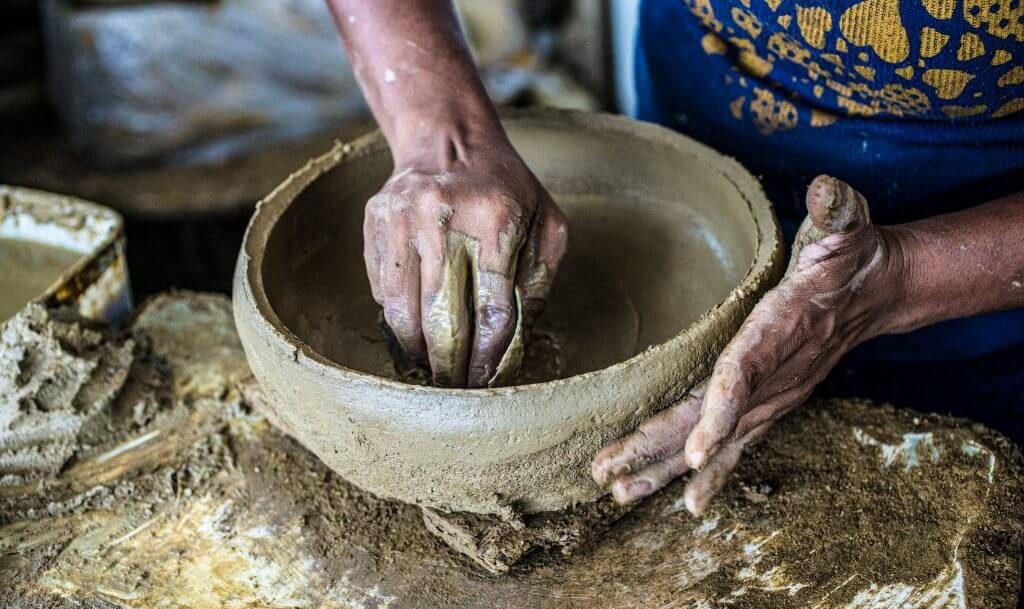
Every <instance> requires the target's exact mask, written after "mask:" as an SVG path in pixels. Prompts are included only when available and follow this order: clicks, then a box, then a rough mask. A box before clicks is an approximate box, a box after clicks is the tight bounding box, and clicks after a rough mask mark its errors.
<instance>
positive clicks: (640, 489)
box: [626, 480, 652, 499]
mask: <svg viewBox="0 0 1024 609" xmlns="http://www.w3.org/2000/svg"><path fill="white" fill-rule="evenodd" d="M651 488H652V487H651V483H650V482H648V481H647V480H634V481H632V482H630V483H629V486H628V487H626V492H627V493H629V496H630V497H632V498H633V499H640V498H642V497H646V496H647V495H650V494H651Z"/></svg>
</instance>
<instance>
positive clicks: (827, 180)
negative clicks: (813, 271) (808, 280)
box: [786, 175, 871, 275]
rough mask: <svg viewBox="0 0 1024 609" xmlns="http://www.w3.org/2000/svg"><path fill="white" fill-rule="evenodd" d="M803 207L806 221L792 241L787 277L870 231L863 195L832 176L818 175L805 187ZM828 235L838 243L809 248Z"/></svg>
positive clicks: (869, 217) (868, 214) (866, 205)
mask: <svg viewBox="0 0 1024 609" xmlns="http://www.w3.org/2000/svg"><path fill="white" fill-rule="evenodd" d="M806 205H807V218H805V219H804V221H803V224H801V225H800V230H798V231H797V234H796V239H795V240H794V241H793V253H792V255H791V256H790V260H789V268H788V269H787V271H786V274H787V275H789V274H790V273H791V272H792V271H794V270H795V269H796V268H797V267H804V266H807V265H808V264H813V263H814V262H816V261H818V259H819V258H820V257H821V256H823V255H828V254H830V253H831V252H832V251H834V250H835V249H837V248H838V247H839V246H841V245H842V243H841V242H842V241H845V240H847V239H856V237H857V235H858V234H860V233H863V232H865V229H868V228H870V227H871V216H870V213H869V211H868V202H867V199H865V198H864V195H862V194H860V193H859V192H857V191H856V190H855V189H854V188H853V187H852V186H850V185H849V184H847V183H846V182H843V181H842V180H839V179H837V178H833V177H832V176H827V175H820V176H818V177H816V178H814V180H813V181H812V182H811V184H810V186H808V187H807V197H806ZM830 235H836V238H834V239H832V240H833V241H837V242H836V243H833V244H832V247H827V248H808V246H810V245H811V244H814V243H818V242H821V241H823V240H825V239H826V237H829V236H830Z"/></svg>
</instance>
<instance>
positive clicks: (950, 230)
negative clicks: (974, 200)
mask: <svg viewBox="0 0 1024 609" xmlns="http://www.w3.org/2000/svg"><path fill="white" fill-rule="evenodd" d="M884 234H885V235H886V241H888V242H889V246H890V250H891V255H892V256H893V258H894V259H895V260H896V263H895V264H896V265H897V266H898V267H899V268H900V272H898V273H897V276H898V278H899V279H898V281H899V282H900V285H899V287H898V288H897V290H896V293H897V296H896V298H895V299H894V302H893V306H892V309H891V311H890V314H889V317H890V320H889V322H888V327H887V331H888V332H892V333H899V332H909V331H910V330H913V329H916V328H920V327H922V326H926V325H929V324H933V323H937V322H940V321H944V320H947V319H953V318H956V317H966V316H969V315H976V314H979V313H986V312H991V311H1000V310H1006V309H1013V308H1018V307H1024V193H1018V194H1015V195H1011V196H1008V197H1004V198H1002V199H998V200H995V201H992V202H990V203H987V204H985V205H981V206H978V207H975V208H972V209H968V210H965V211H962V212H957V213H952V214H946V215H942V216H935V217H933V218H928V219H925V220H920V221H917V222H911V223H908V224H902V225H897V226H892V227H887V228H886V229H884Z"/></svg>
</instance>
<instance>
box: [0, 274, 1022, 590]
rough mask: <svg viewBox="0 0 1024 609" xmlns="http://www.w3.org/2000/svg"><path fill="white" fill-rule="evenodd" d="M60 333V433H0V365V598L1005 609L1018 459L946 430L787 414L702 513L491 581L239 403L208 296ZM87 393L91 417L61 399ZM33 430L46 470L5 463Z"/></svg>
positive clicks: (231, 347) (669, 519) (232, 355)
mask: <svg viewBox="0 0 1024 609" xmlns="http://www.w3.org/2000/svg"><path fill="white" fill-rule="evenodd" d="M63 331H64V332H66V331H67V328H65V329H64V330H63ZM45 333H46V332H45V331H43V332H42V333H41V335H42V334H45ZM76 336H77V335H76ZM8 339H9V337H8ZM61 340H62V341H63V342H61V341H57V344H64V345H65V346H64V347H62V348H66V349H67V350H68V353H65V354H64V355H65V356H66V358H65V359H64V360H61V361H65V362H73V361H76V359H77V360H80V361H85V362H92V364H93V365H92V366H91V368H90V366H89V365H84V366H78V365H77V364H65V365H67V366H70V368H69V369H75V370H86V371H88V370H92V371H93V372H92V373H90V374H93V375H94V376H96V378H92V379H89V378H86V380H85V381H83V384H82V385H81V387H80V388H79V390H78V392H77V393H75V392H71V393H70V394H69V395H70V397H68V398H67V400H66V401H67V402H68V405H67V408H68V409H69V412H78V413H83V412H85V413H87V414H88V416H86V415H82V414H79V415H76V416H79V418H78V419H74V420H76V421H79V422H80V423H81V424H80V425H79V426H78V427H77V429H78V431H77V432H75V433H77V435H76V436H75V437H73V438H71V437H68V435H69V434H70V433H71V432H69V431H68V430H67V429H64V430H63V431H60V430H58V431H53V432H52V434H51V435H53V436H60V434H64V436H62V437H49V438H44V437H40V434H43V435H45V433H44V432H43V431H40V430H39V429H35V431H34V432H33V433H34V434H35V435H32V434H27V433H24V429H21V428H19V425H20V423H19V421H25V420H29V419H28V415H27V414H26V413H30V412H32V411H33V409H34V408H35V409H37V410H38V408H37V407H38V405H39V404H41V403H47V404H50V406H48V408H50V409H51V410H52V409H55V408H59V405H54V404H56V402H54V398H53V394H54V392H53V391H50V393H49V394H45V395H44V394H39V395H36V397H35V398H34V397H33V395H34V394H33V391H36V393H37V394H38V392H39V391H43V392H45V391H46V383H45V382H41V383H36V385H34V386H32V387H30V386H29V385H31V384H32V382H33V381H32V380H31V377H32V374H33V373H32V372H31V370H29V369H30V368H32V366H35V365H37V364H38V361H39V358H36V359H35V360H32V356H31V349H28V350H25V351H26V352H27V353H29V355H27V356H25V355H23V356H19V357H22V359H23V361H21V362H20V363H19V364H18V365H19V366H22V368H23V369H24V370H29V371H28V372H23V373H22V374H20V375H19V376H18V378H17V379H16V380H15V381H13V382H10V381H9V382H8V386H7V387H4V386H3V377H2V376H0V409H2V410H0V414H3V415H4V416H0V606H3V607H15V608H23V607H87V608H91V607H97V608H99V607H102V608H110V607H182V608H184V607H188V608H192V609H202V608H207V607H210V608H213V607H228V608H235V607H239V608H240V607H268V608H278V607H280V608H285V607H289V608H291V607H331V608H333V607H338V608H356V609H375V608H392V609H399V608H404V607H486V608H503V607H509V608H512V607H516V608H518V607H540V608H562V607H585V608H587V609H593V608H597V607H609V608H611V607H647V608H650V609H654V608H662V607H664V608H670V607H679V608H683V607H687V608H696V609H708V608H712V607H732V608H752V609H753V608H757V609H774V608H786V607H794V608H795V607H800V608H819V609H830V608H847V607H851V608H872V609H874V608H888V607H892V608H900V609H905V608H916V607H921V608H925V607H927V608H945V607H950V608H961V607H968V606H970V607H985V608H1001V607H1014V606H1016V598H1017V590H1018V587H1019V583H1020V572H1019V568H1020V567H1019V559H1020V555H1021V526H1022V524H1021V522H1022V507H1021V498H1022V489H1024V485H1022V475H1021V466H1020V456H1019V453H1017V452H1016V451H1015V450H1014V448H1013V447H1012V445H1011V444H1010V443H1009V442H1008V441H1007V440H1005V439H1004V438H1002V437H1001V436H999V435H998V434H996V433H994V432H991V431H988V430H986V429H984V428H982V427H980V426H975V425H972V424H970V423H968V422H964V421H962V420H955V419H950V418H944V417H937V416H926V415H917V414H914V413H910V412H904V411H898V410H894V409H891V408H882V407H875V406H871V405H870V404H866V403H862V402H852V401H830V402H824V403H815V404H810V405H808V406H806V407H804V408H802V409H800V410H799V411H798V412H796V413H794V414H792V415H790V416H789V417H788V418H787V419H786V420H785V421H783V422H782V423H780V424H779V425H777V426H776V429H775V430H774V431H773V432H772V434H771V435H770V437H769V439H768V440H767V441H766V442H765V443H763V444H762V445H760V446H759V447H757V448H756V449H755V450H753V451H752V452H751V454H749V455H748V456H747V457H746V458H745V460H744V461H743V463H742V465H741V466H740V468H739V470H738V471H737V473H736V475H734V477H733V478H732V480H731V481H730V483H729V485H728V487H727V489H726V490H725V491H724V492H723V494H722V495H721V496H720V497H719V498H718V499H717V500H716V501H715V502H714V503H713V504H712V506H711V507H710V509H709V511H708V513H707V514H705V515H704V516H703V517H701V518H693V517H691V516H690V515H689V514H688V513H687V512H686V511H685V509H684V508H683V507H682V499H681V495H682V489H681V487H680V486H679V485H678V484H677V485H675V486H671V487H669V488H668V489H666V490H665V491H664V492H662V493H659V494H658V495H657V496H655V497H653V498H651V500H649V501H647V502H645V503H643V504H642V505H641V506H640V507H639V508H637V509H636V510H634V511H633V512H631V513H630V514H628V515H627V516H626V517H625V518H624V519H623V520H622V521H621V522H620V524H619V525H617V526H616V527H614V528H613V530H612V531H611V532H610V533H609V534H608V535H607V536H606V537H604V538H603V539H602V540H601V541H600V542H599V543H597V544H596V546H595V547H593V548H591V549H589V550H587V551H584V552H581V553H580V554H578V555H575V556H572V557H561V556H545V555H538V556H536V557H534V558H533V559H532V560H528V561H527V562H526V564H525V565H522V566H520V567H517V568H515V569H514V570H513V571H512V573H510V574H508V575H504V576H496V575H490V574H488V573H486V572H484V571H482V570H480V569H479V568H478V567H476V566H474V565H473V564H472V563H471V562H470V561H469V560H468V559H466V558H465V557H463V556H461V555H459V554H457V553H455V552H453V551H452V550H450V549H449V548H448V547H447V546H446V545H444V544H443V543H442V542H441V541H439V540H437V539H436V538H434V537H433V536H432V535H431V534H430V533H428V532H427V530H426V529H425V528H424V526H423V522H422V516H421V513H420V511H419V509H418V508H415V507H412V506H407V505H403V504H399V503H393V502H388V501H384V500H381V499H378V498H375V497H373V496H370V495H367V494H365V493H363V492H361V491H360V490H358V489H357V488H355V487H353V486H352V485H349V484H347V483H346V482H345V481H344V480H341V479H339V478H338V477H337V476H335V475H334V474H333V473H332V472H331V471H330V470H328V469H327V468H326V467H325V466H323V465H322V464H321V463H320V462H319V460H317V459H316V458H315V457H314V456H313V455H312V454H310V453H309V452H307V451H306V450H305V449H303V448H302V447H301V446H299V445H298V444H296V443H295V442H294V441H292V440H291V439H289V438H287V437H285V436H283V435H282V434H280V433H279V432H278V431H276V429H275V428H274V427H272V426H271V425H269V424H268V423H267V421H266V420H265V419H264V418H263V417H261V416H260V415H259V414H258V413H257V412H256V411H254V410H253V409H252V408H250V407H249V405H248V404H247V403H246V399H245V398H244V397H243V392H242V391H241V388H244V387H245V386H246V383H247V378H248V376H249V374H248V369H247V367H246V365H245V361H244V356H243V354H242V352H241V348H240V346H239V344H238V342H237V338H236V336H235V334H234V331H233V325H232V322H231V314H230V305H229V303H228V302H227V300H226V299H223V298H220V297H215V296H206V295H197V294H187V293H179V294H175V295H167V296H161V297H158V298H156V299H155V300H152V301H150V302H149V303H148V304H147V305H145V306H144V307H143V309H142V311H141V312H140V315H139V317H138V319H137V320H136V321H135V323H134V325H133V329H132V334H131V337H130V340H131V342H130V343H126V342H125V337H124V336H123V335H122V336H120V337H115V336H113V335H112V334H110V333H108V334H104V335H103V337H102V338H101V339H96V340H93V341H92V342H88V341H86V342H87V343H88V344H85V343H83V344H85V346H82V345H81V344H79V343H77V342H74V341H72V342H71V343H69V342H68V341H67V340H65V339H61ZM104 341H107V342H110V341H113V343H114V344H116V346H117V348H116V349H112V350H110V353H116V354H119V355H118V358H112V357H108V356H106V355H104V353H107V352H106V351H104V350H103V349H104V347H103V345H104V344H105V343H104ZM72 343H73V344H72ZM68 345H70V346H68ZM76 345H77V346H76ZM126 345H128V346H126ZM129 352H132V353H134V357H133V358H128V357H127V355H126V354H127V353H129ZM108 355H109V354H108ZM15 359H17V358H15ZM115 359H116V361H115ZM129 359H130V360H131V361H130V362H129V361H128V360H129ZM33 362H35V363H33ZM103 370H105V371H106V372H103V373H102V374H101V371H103ZM86 376H88V375H86ZM99 377H102V378H99ZM83 378H85V377H83ZM12 385H13V386H12ZM100 386H102V387H108V388H110V390H109V391H106V392H105V393H103V394H102V395H103V396H104V397H103V401H102V403H103V405H104V406H103V408H100V409H97V408H92V409H89V408H84V409H83V405H82V403H81V401H80V397H81V395H85V394H88V395H94V394H98V393H97V391H98V390H97V387H100ZM33 387H34V389H33ZM43 398H45V400H44V399H43ZM3 400H7V403H6V405H4V404H2V402H3ZM12 400H13V401H12ZM12 405H13V406H12ZM12 413H13V414H12ZM37 414H38V413H37ZM48 414H51V413H48ZM114 415H116V416H114ZM19 417H21V418H19ZM19 429H20V431H19ZM98 430H99V431H98ZM100 432H102V433H100ZM47 442H49V444H47V445H48V446H50V445H53V446H59V447H61V450H60V451H58V452H56V453H54V452H53V451H51V452H47V453H45V454H48V455H51V456H52V455H54V454H56V455H57V456H58V457H55V458H58V462H57V463H56V464H54V463H53V462H47V463H43V462H41V461H38V460H36V461H33V459H32V458H29V457H31V456H32V455H35V454H43V453H42V452H40V451H39V450H37V449H33V448H32V446H34V445H42V444H46V443H47ZM69 447H70V448H69ZM33 451H35V452H33ZM51 461H52V460H51Z"/></svg>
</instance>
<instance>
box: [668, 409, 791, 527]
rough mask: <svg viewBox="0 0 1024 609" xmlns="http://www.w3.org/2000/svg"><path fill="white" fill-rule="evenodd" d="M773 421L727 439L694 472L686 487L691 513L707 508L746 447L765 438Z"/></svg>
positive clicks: (685, 501) (695, 513)
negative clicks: (701, 466) (702, 465)
mask: <svg viewBox="0 0 1024 609" xmlns="http://www.w3.org/2000/svg"><path fill="white" fill-rule="evenodd" d="M771 425H772V421H766V422H764V423H761V424H760V425H758V426H756V427H754V428H752V429H751V430H750V431H749V432H747V433H746V434H744V435H742V436H739V437H737V438H734V439H730V440H729V441H727V442H725V443H724V444H723V445H722V447H721V448H720V449H719V450H718V451H717V452H716V453H715V455H714V456H713V457H711V458H710V459H709V460H708V461H707V463H705V465H704V467H703V469H701V470H699V471H697V472H694V474H693V476H692V477H691V478H690V480H689V481H688V482H687V483H686V489H685V490H684V491H683V504H684V505H685V506H686V509H687V510H688V511H689V512H690V513H691V514H693V515H694V516H699V515H700V514H701V513H703V512H704V509H705V508H706V507H707V505H708V503H709V502H710V501H711V499H713V498H714V496H715V494H717V493H718V491H720V490H721V489H722V487H723V486H724V485H725V483H726V481H727V480H728V479H729V474H731V473H732V470H733V469H735V468H736V464H737V463H739V460H740V457H742V456H743V451H744V450H746V449H747V447H749V446H750V445H751V444H753V443H755V442H757V441H758V440H760V439H761V438H763V437H764V435H765V434H766V433H767V432H768V429H769V428H770V427H771Z"/></svg>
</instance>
